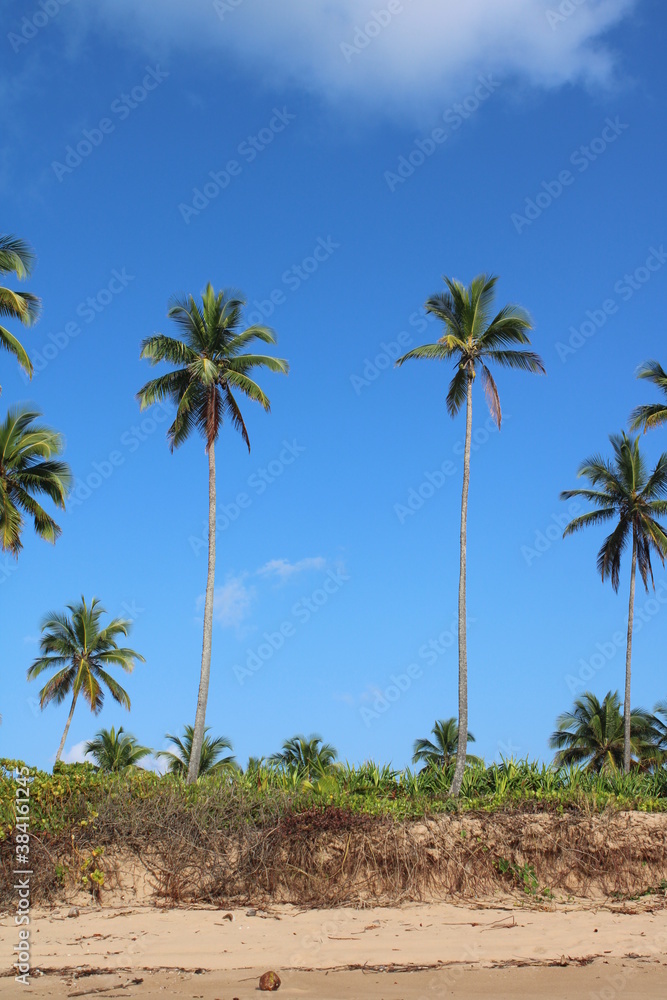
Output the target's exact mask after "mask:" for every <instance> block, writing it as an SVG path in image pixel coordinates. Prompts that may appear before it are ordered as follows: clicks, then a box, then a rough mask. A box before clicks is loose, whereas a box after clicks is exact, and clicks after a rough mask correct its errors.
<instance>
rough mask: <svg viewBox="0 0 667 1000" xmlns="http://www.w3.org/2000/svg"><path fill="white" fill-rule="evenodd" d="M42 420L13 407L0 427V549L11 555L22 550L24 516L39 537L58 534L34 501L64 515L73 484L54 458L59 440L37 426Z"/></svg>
mask: <svg viewBox="0 0 667 1000" xmlns="http://www.w3.org/2000/svg"><path fill="white" fill-rule="evenodd" d="M40 415H41V414H39V413H38V412H37V411H36V410H29V409H25V408H22V407H15V408H13V409H11V410H10V411H9V413H8V414H7V416H6V418H5V420H4V421H3V422H2V423H0V549H2V551H3V552H11V553H12V555H15V556H18V554H19V552H20V551H21V549H22V548H23V543H22V542H21V534H22V532H23V528H24V526H25V520H24V518H25V516H26V515H27V516H28V517H29V518H31V520H32V522H33V524H34V527H35V532H36V533H37V535H39V537H40V538H44V539H45V540H46V541H48V542H55V540H56V538H57V537H58V536H59V535H60V531H61V529H60V528H59V527H58V525H57V524H56V522H55V521H54V520H53V518H52V517H51V516H50V515H49V514H47V513H46V511H45V510H44V508H43V507H42V506H41V505H40V504H39V503H38V502H37V500H35V496H42V495H43V496H47V497H49V499H51V500H52V501H53V503H55V504H56V506H57V507H60V508H61V510H64V509H65V498H66V496H67V493H68V490H69V488H70V485H71V482H72V475H71V472H70V470H69V466H67V465H66V464H65V463H64V462H61V461H60V460H59V459H58V456H59V455H60V454H61V453H62V449H63V439H62V437H61V436H60V434H56V432H55V431H52V430H50V429H49V428H48V427H44V426H42V425H40V424H36V423H35V421H36V420H37V419H38V418H39V417H40Z"/></svg>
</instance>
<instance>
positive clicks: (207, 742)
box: [156, 726, 237, 778]
mask: <svg viewBox="0 0 667 1000" xmlns="http://www.w3.org/2000/svg"><path fill="white" fill-rule="evenodd" d="M209 732H210V726H207V727H206V729H205V731H204V742H203V744H202V750H201V756H200V758H199V775H198V776H199V777H200V778H201V777H202V775H204V774H214V773H216V772H219V771H229V770H236V767H237V765H236V758H235V757H232V756H227V757H223V756H221V755H222V752H223V750H233V749H234V748H233V746H232V744H231V742H230V741H229V740H228V739H227V737H226V736H216V737H215V738H212V737H211V736H207V735H206V734H207V733H209ZM193 737H194V726H185V728H184V732H183V738H182V739H181V738H180V737H178V736H172V735H171V733H167V736H166V738H167V739H168V740H169V742H170V743H171V744H172V745H173V746H175V747H176V752H175V753H174V752H173V751H171V750H159V751H158V753H157V754H156V757H162V758H164V760H166V761H167V771H168V772H169V773H170V774H177V775H178V776H179V777H181V778H184V777H185V776H186V775H187V773H188V768H189V766H190V759H191V756H192V740H193Z"/></svg>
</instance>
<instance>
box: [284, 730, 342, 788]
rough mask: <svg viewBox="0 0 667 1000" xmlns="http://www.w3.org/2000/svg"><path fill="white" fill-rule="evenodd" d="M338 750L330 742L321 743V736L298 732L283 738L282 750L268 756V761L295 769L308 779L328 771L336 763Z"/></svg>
mask: <svg viewBox="0 0 667 1000" xmlns="http://www.w3.org/2000/svg"><path fill="white" fill-rule="evenodd" d="M337 757H338V751H337V750H336V748H335V747H334V746H332V744H331V743H323V742H322V737H321V736H316V735H313V736H310V737H309V738H308V739H306V737H305V736H303V735H301V734H299V735H298V736H293V737H292V738H291V739H289V740H285V742H284V743H283V747H282V750H281V751H280V752H279V753H274V754H272V755H271V757H269V761H270V762H271V763H273V764H277V765H278V766H280V767H284V768H287V769H292V770H295V771H297V772H298V773H299V774H300V775H302V776H303V777H304V778H307V779H308V780H309V781H310V780H311V779H312V778H315V777H320V776H321V775H323V774H327V773H330V772H331V771H333V770H334V768H335V767H336V766H337V765H336V763H335V762H336V758H337Z"/></svg>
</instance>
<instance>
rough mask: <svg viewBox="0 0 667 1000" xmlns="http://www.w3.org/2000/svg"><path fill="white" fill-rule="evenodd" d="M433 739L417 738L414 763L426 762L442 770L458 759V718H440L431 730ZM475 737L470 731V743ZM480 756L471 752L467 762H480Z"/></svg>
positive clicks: (413, 757)
mask: <svg viewBox="0 0 667 1000" xmlns="http://www.w3.org/2000/svg"><path fill="white" fill-rule="evenodd" d="M431 733H432V735H433V740H429V739H419V740H415V744H414V747H413V755H412V763H413V764H426V766H427V767H437V768H439V769H440V770H442V769H443V768H446V767H449V765H450V764H451V763H452V762H453V761H454V762H455V761H456V753H457V750H458V745H459V727H458V726H457V724H456V719H455V718H453V717H452V718H451V719H440V720H439V721H437V722H436V723H435V725H434V726H433V729H432V730H431ZM474 742H475V737H474V736H473V734H472V733H470V732H469V733H468V743H474ZM479 763H480V759H479V757H474V756H472V755H471V754H467V755H466V764H479Z"/></svg>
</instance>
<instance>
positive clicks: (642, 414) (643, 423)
mask: <svg viewBox="0 0 667 1000" xmlns="http://www.w3.org/2000/svg"><path fill="white" fill-rule="evenodd" d="M637 378H642V379H647V380H648V381H649V382H652V383H653V385H655V386H657V387H658V389H660V391H661V392H662V394H663V396H664V402H662V403H649V404H648V405H647V406H637V407H636V408H635V409H634V410H633V411H632V413H631V414H630V430H632V431H640V430H641V431H644V433H646V431H648V430H651V429H653V428H654V427H662V425H663V424H665V423H667V372H665V371H664V369H663V368H662V366H661V365H660V364H658V362H657V361H646V362H645V363H644V364H643V365H641V367H640V368H639V370H638V372H637Z"/></svg>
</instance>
